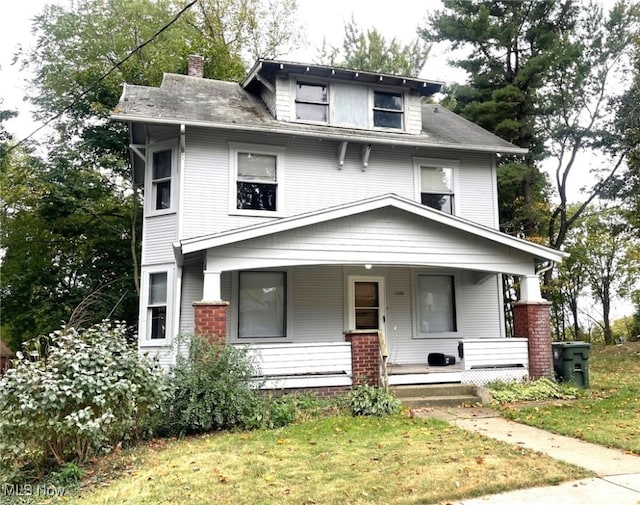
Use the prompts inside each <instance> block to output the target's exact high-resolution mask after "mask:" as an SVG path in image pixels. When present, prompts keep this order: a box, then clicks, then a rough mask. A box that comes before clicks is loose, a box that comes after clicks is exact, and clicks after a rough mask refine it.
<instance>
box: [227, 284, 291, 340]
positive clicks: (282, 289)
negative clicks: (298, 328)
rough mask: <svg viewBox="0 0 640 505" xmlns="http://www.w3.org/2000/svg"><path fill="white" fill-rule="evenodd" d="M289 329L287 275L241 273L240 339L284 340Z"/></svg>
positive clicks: (239, 288) (239, 303) (239, 295)
mask: <svg viewBox="0 0 640 505" xmlns="http://www.w3.org/2000/svg"><path fill="white" fill-rule="evenodd" d="M286 326H287V274H286V272H271V271H263V272H255V271H247V272H239V275H238V338H284V337H286V336H287V330H286Z"/></svg>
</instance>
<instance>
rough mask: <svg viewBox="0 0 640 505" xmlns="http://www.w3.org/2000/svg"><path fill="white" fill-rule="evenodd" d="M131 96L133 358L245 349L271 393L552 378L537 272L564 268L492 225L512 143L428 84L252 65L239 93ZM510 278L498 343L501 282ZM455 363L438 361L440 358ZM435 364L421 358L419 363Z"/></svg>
mask: <svg viewBox="0 0 640 505" xmlns="http://www.w3.org/2000/svg"><path fill="white" fill-rule="evenodd" d="M201 68H202V61H201V59H199V58H198V57H191V58H190V72H189V73H190V75H188V76H185V75H175V74H165V76H164V80H163V82H162V84H161V86H160V87H159V88H152V87H144V86H133V85H125V87H124V91H123V94H122V98H121V100H120V102H119V104H118V106H117V108H116V109H115V110H114V111H113V114H112V118H113V119H115V120H120V121H126V122H128V123H129V125H130V134H131V150H132V161H133V170H134V178H135V181H136V182H137V183H139V184H141V185H143V186H144V225H143V241H142V272H141V290H142V295H141V300H140V327H139V346H140V350H141V351H142V352H149V353H152V354H156V355H158V356H159V357H160V359H161V361H162V362H163V363H165V364H171V363H172V362H173V361H174V360H175V356H176V352H181V350H180V349H177V346H176V345H175V342H176V337H177V336H178V335H179V334H195V333H204V334H208V335H210V336H215V338H218V339H219V340H221V341H224V342H226V343H230V344H238V345H250V346H251V348H252V350H253V351H252V352H254V353H255V356H256V360H257V362H258V364H259V366H260V367H261V368H262V370H263V374H264V375H265V376H267V377H268V378H269V380H268V381H267V386H268V387H284V388H298V387H311V386H313V387H321V388H345V387H349V386H350V385H351V384H352V383H353V382H354V381H355V382H360V381H362V380H368V381H370V382H375V381H376V380H378V376H379V374H380V371H381V370H382V371H383V374H384V368H385V366H384V365H385V364H386V373H387V374H388V375H389V382H390V383H391V384H410V383H429V382H465V381H467V382H483V381H485V382H486V380H490V379H495V378H498V377H507V378H508V377H520V376H523V375H526V374H528V373H530V374H531V375H533V376H541V375H547V376H548V375H551V374H552V363H551V343H550V332H549V318H548V306H547V304H546V302H544V301H543V300H542V298H541V297H540V288H539V281H538V276H537V272H538V271H539V270H540V269H541V268H544V267H546V266H547V265H548V264H549V263H550V262H557V261H560V260H561V259H562V257H563V253H561V252H558V251H555V250H552V249H549V248H546V247H542V246H540V245H537V244H534V243H530V242H526V241H523V240H520V239H517V238H514V237H511V236H508V235H506V234H503V233H501V232H500V231H499V230H498V195H497V189H496V157H497V156H500V155H519V154H524V152H525V151H524V150H523V149H521V148H518V147H516V146H514V145H512V144H510V143H508V142H506V141H504V140H502V139H500V138H498V137H496V136H495V135H493V134H491V133H489V132H487V131H485V130H483V129H482V128H480V127H479V126H477V125H475V124H473V123H470V122H469V121H467V120H465V119H463V118H461V117H459V116H457V115H456V114H454V113H452V112H450V111H448V110H447V109H445V108H443V107H442V106H440V105H437V104H434V103H430V102H429V101H428V98H429V97H430V96H432V95H433V94H434V93H437V92H438V91H439V90H440V89H441V84H440V83H438V82H433V81H429V80H425V79H416V78H409V77H402V76H397V75H387V74H380V73H372V72H362V71H358V70H348V69H343V68H334V67H329V66H321V65H306V64H300V63H290V62H284V61H270V60H260V61H258V62H257V63H256V64H255V66H254V67H253V69H251V71H250V72H249V73H248V75H247V76H246V78H245V79H244V81H243V82H241V83H240V84H238V83H234V82H222V81H216V80H210V79H204V78H202V75H201ZM504 273H506V274H512V275H516V276H519V277H520V280H521V290H520V291H521V300H520V302H519V303H518V304H517V306H516V310H515V319H516V321H515V328H516V336H518V337H521V338H505V330H504V326H505V325H504V316H503V301H502V300H503V297H502V282H501V274H504ZM440 354H444V355H450V356H454V357H455V359H456V361H455V363H453V364H449V365H446V366H442V363H441V361H442V356H441V355H440ZM430 355H431V358H429V356H430Z"/></svg>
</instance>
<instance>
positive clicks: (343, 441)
mask: <svg viewBox="0 0 640 505" xmlns="http://www.w3.org/2000/svg"><path fill="white" fill-rule="evenodd" d="M107 464H109V465H111V466H114V465H115V466H116V467H117V468H118V475H117V477H115V478H113V479H112V480H111V481H104V480H103V477H101V476H102V475H104V468H105V467H106V466H105V465H107ZM98 468H99V467H98ZM586 475H588V473H587V472H585V471H584V470H581V469H578V468H575V467H571V466H569V465H566V464H564V463H560V462H558V461H555V460H552V459H551V458H549V457H547V456H545V455H542V454H540V453H534V452H532V451H528V450H524V449H522V448H520V447H518V446H513V445H509V444H505V443H500V442H496V441H493V440H487V439H484V438H482V437H480V436H479V435H477V434H473V433H470V432H466V431H463V430H460V429H457V428H454V427H452V426H450V425H448V424H447V423H445V422H442V421H438V420H435V419H419V418H411V417H405V416H395V417H388V418H364V417H347V416H334V417H329V418H324V419H316V420H311V421H306V422H303V423H300V424H295V425H291V426H288V427H286V428H282V429H279V430H273V431H266V430H261V431H254V432H239V433H214V434H210V435H205V436H200V437H192V438H187V439H184V440H173V441H160V442H155V443H151V444H146V445H144V446H139V447H138V448H136V449H135V450H133V451H131V452H128V453H126V454H125V453H122V454H120V455H119V456H111V457H110V458H107V459H106V460H104V461H103V462H102V470H100V469H98V470H97V473H95V474H94V475H93V477H91V478H90V479H88V480H87V481H86V482H85V483H83V487H82V491H81V495H80V496H78V497H75V498H71V499H69V498H68V497H67V498H65V499H64V503H69V504H75V503H78V504H79V503H83V504H89V505H97V504H114V505H115V504H122V503H128V504H140V505H142V504H149V505H151V504H154V505H155V504H159V503H171V504H173V505H180V504H187V503H189V504H191V503H220V504H225V503H230V504H234V505H235V504H252V505H253V504H261V503H264V504H271V503H278V504H284V505H286V504H296V505H300V504H320V503H322V504H345V503H351V504H368V503H385V504H410V503H411V504H416V503H424V504H428V503H438V502H446V501H449V500H457V499H461V498H464V497H470V496H479V495H484V494H488V493H496V492H501V491H505V490H509V489H517V488H526V487H531V486H540V485H545V484H554V483H558V482H561V481H565V480H571V479H579V478H582V477H585V476H586Z"/></svg>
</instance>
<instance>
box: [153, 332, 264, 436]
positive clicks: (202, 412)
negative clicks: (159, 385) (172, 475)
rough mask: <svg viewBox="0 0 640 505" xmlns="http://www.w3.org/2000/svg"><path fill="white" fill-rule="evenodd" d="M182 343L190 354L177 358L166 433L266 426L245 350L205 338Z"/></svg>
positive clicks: (184, 337) (173, 371) (250, 364)
mask: <svg viewBox="0 0 640 505" xmlns="http://www.w3.org/2000/svg"><path fill="white" fill-rule="evenodd" d="M184 339H186V341H187V344H188V353H187V355H186V356H183V355H181V354H178V358H177V361H176V365H175V366H174V367H173V369H172V370H171V372H170V377H171V383H172V393H171V398H170V399H169V401H168V406H167V414H166V418H165V419H166V423H165V425H164V428H163V431H164V432H165V433H166V434H168V435H189V434H195V433H206V432H209V431H213V430H221V429H229V428H258V427H261V426H263V425H264V421H265V410H264V408H265V405H264V401H263V399H262V398H261V397H260V393H259V390H258V389H257V384H255V383H254V382H253V376H254V367H253V364H252V362H251V360H250V358H249V356H248V355H247V351H246V350H244V349H241V348H237V347H233V346H230V345H224V344H217V343H212V342H211V341H210V340H209V339H208V338H206V337H197V336H182V337H181V340H182V341H184Z"/></svg>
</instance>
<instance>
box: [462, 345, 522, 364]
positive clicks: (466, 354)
mask: <svg viewBox="0 0 640 505" xmlns="http://www.w3.org/2000/svg"><path fill="white" fill-rule="evenodd" d="M460 342H461V344H462V356H461V358H462V359H461V361H462V368H463V369H464V370H473V369H478V368H524V369H527V370H528V369H529V350H528V339H526V338H473V339H464V340H461V341H460Z"/></svg>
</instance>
